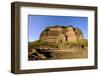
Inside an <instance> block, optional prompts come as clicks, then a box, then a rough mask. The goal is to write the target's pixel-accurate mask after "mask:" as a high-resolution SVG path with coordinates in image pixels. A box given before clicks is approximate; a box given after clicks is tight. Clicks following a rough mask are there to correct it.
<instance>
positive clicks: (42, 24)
mask: <svg viewBox="0 0 100 76" xmlns="http://www.w3.org/2000/svg"><path fill="white" fill-rule="evenodd" d="M54 25H62V26H68V25H72V26H73V27H75V28H79V29H80V30H81V31H82V33H83V36H84V38H86V39H87V38H88V17H75V16H48V15H47V16H46V15H29V16H28V39H29V40H28V41H29V42H31V41H35V40H38V39H39V36H40V33H41V32H42V31H43V30H44V29H45V28H46V27H48V26H54Z"/></svg>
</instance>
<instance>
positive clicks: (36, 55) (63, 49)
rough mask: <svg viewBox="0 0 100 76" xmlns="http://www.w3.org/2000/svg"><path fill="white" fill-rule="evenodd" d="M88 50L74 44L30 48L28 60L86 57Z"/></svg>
mask: <svg viewBox="0 0 100 76" xmlns="http://www.w3.org/2000/svg"><path fill="white" fill-rule="evenodd" d="M87 57H88V50H87V47H83V46H79V45H77V46H76V45H75V46H72V45H71V46H69V45H66V46H65V45H61V46H60V47H58V48H47V47H46V48H45V49H43V48H38V49H34V48H32V50H31V52H29V55H28V59H29V60H53V59H77V58H87Z"/></svg>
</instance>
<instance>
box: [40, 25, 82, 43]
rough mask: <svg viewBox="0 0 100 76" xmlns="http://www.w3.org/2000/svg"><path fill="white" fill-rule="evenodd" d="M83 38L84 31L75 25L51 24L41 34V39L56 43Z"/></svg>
mask: <svg viewBox="0 0 100 76" xmlns="http://www.w3.org/2000/svg"><path fill="white" fill-rule="evenodd" d="M82 39H83V34H82V32H81V31H80V30H79V29H78V28H74V27H73V26H50V27H47V28H46V29H45V30H43V31H42V33H41V35H40V40H42V41H46V42H56V43H64V42H76V41H80V40H82Z"/></svg>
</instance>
